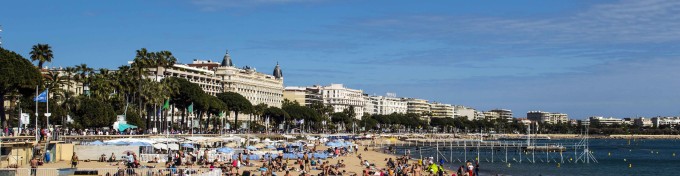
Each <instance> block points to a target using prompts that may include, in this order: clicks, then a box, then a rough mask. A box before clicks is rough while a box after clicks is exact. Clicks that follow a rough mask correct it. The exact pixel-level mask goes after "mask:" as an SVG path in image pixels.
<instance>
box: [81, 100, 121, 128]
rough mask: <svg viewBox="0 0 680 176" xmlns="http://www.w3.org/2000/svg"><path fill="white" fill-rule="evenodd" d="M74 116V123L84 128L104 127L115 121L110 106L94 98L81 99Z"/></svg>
mask: <svg viewBox="0 0 680 176" xmlns="http://www.w3.org/2000/svg"><path fill="white" fill-rule="evenodd" d="M75 115H76V117H75V118H74V121H76V122H77V123H78V124H80V125H81V126H83V127H86V128H90V127H94V128H100V127H106V126H110V125H112V124H113V122H114V121H116V113H115V111H113V108H112V107H111V105H109V104H107V103H105V102H104V101H101V100H98V99H95V98H86V97H82V100H81V101H80V108H78V109H77V110H76V113H75Z"/></svg>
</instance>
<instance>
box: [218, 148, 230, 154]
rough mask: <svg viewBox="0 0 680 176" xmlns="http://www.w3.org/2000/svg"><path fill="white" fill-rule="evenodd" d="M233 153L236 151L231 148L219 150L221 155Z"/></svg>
mask: <svg viewBox="0 0 680 176" xmlns="http://www.w3.org/2000/svg"><path fill="white" fill-rule="evenodd" d="M233 151H234V149H232V148H229V147H223V148H218V149H217V152H220V153H231V152H233Z"/></svg>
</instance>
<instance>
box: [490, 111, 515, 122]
mask: <svg viewBox="0 0 680 176" xmlns="http://www.w3.org/2000/svg"><path fill="white" fill-rule="evenodd" d="M489 112H494V113H495V114H494V115H495V117H497V118H494V119H499V118H500V119H506V120H508V122H512V110H509V109H494V110H491V111H489Z"/></svg>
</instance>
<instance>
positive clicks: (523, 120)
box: [517, 118, 531, 125]
mask: <svg viewBox="0 0 680 176" xmlns="http://www.w3.org/2000/svg"><path fill="white" fill-rule="evenodd" d="M517 122H519V123H520V124H523V125H530V124H531V120H529V119H527V118H517Z"/></svg>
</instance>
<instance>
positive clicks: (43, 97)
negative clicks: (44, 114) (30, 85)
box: [33, 90, 47, 103]
mask: <svg viewBox="0 0 680 176" xmlns="http://www.w3.org/2000/svg"><path fill="white" fill-rule="evenodd" d="M33 101H37V102H43V103H44V102H47V90H45V91H43V92H42V93H40V95H38V96H37V97H35V98H33Z"/></svg>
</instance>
